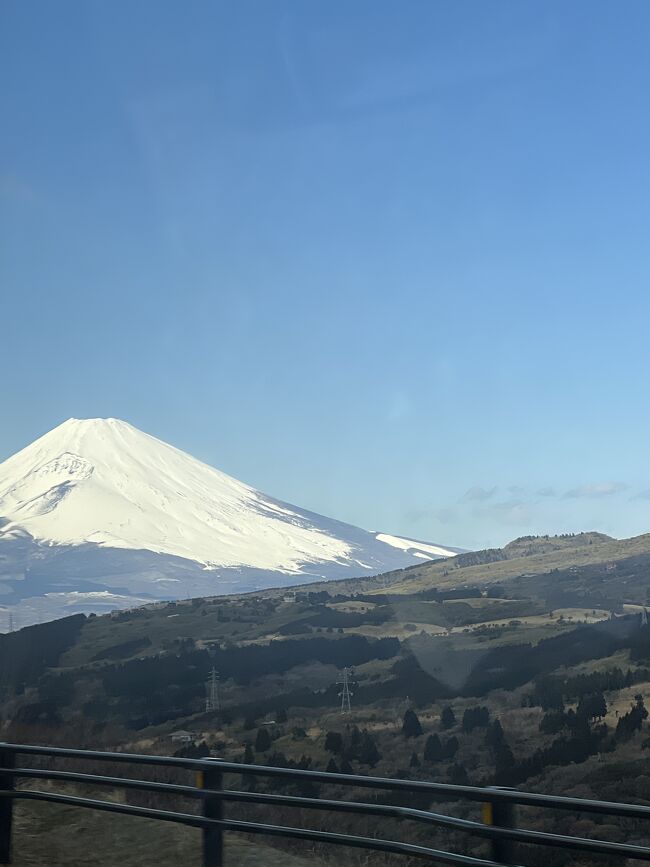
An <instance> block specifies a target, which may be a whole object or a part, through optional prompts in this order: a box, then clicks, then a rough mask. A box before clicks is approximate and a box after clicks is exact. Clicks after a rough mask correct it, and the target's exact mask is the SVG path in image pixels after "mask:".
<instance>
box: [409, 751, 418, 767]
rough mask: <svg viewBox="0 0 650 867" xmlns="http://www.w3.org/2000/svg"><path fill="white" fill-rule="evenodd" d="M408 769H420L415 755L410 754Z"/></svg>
mask: <svg viewBox="0 0 650 867" xmlns="http://www.w3.org/2000/svg"><path fill="white" fill-rule="evenodd" d="M409 767H410V768H419V767H420V760H419V759H418V754H417V753H411V761H410V762H409Z"/></svg>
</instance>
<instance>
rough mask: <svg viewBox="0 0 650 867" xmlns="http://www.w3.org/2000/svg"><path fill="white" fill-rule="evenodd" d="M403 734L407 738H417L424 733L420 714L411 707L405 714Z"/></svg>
mask: <svg viewBox="0 0 650 867" xmlns="http://www.w3.org/2000/svg"><path fill="white" fill-rule="evenodd" d="M402 734H403V735H404V737H405V738H417V737H419V736H420V735H421V734H422V726H421V725H420V720H419V719H418V715H417V714H416V712H415V711H414V710H411V708H409V709H408V710H407V711H406V713H405V714H404V722H403V723H402Z"/></svg>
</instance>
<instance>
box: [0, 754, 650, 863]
mask: <svg viewBox="0 0 650 867" xmlns="http://www.w3.org/2000/svg"><path fill="white" fill-rule="evenodd" d="M30 755H31V756H39V757H42V758H50V759H59V760H61V759H77V760H80V759H81V760H84V761H93V762H94V761H97V762H112V763H124V764H128V765H141V766H146V765H150V766H158V767H165V768H175V769H181V770H185V771H193V772H194V774H195V778H194V784H182V785H181V784H176V783H165V782H157V781H154V780H146V779H140V778H137V779H133V778H127V777H113V776H106V775H102V774H87V773H79V772H76V771H65V770H58V769H48V768H42V767H39V768H31V767H25V766H23V764H22V763H18V761H17V760H18V759H19V758H20V757H22V756H30ZM227 775H243V776H245V777H246V776H264V777H269V778H279V779H282V780H286V781H293V782H314V783H321V784H329V785H335V786H345V787H348V788H372V789H378V790H384V791H394V792H395V791H396V792H403V793H410V794H417V795H426V796H430V798H431V800H434V799H435V798H444V799H446V800H448V801H449V800H458V801H474V802H479V803H481V804H482V805H483V814H482V815H483V821H482V822H477V821H473V820H469V819H461V818H457V817H454V816H449V815H445V814H442V813H436V812H431V811H429V810H421V809H414V808H411V807H403V806H395V805H392V804H380V803H366V802H360V801H348V800H341V799H328V798H311V797H300V796H294V795H283V794H267V793H259V792H248V791H236V790H233V789H228V788H224V784H223V781H224V776H227ZM26 780H34V781H37V780H47V781H49V782H60V783H76V784H82V785H89V786H93V787H97V786H106V787H108V788H112V789H121V790H125V791H126V790H129V789H131V790H139V791H144V792H151V793H158V794H165V795H174V796H177V797H179V798H189V799H194V800H195V801H199V802H200V804H201V807H202V809H201V811H200V812H197V813H191V812H181V811H176V810H161V809H157V808H151V807H142V806H135V805H131V804H124V803H116V802H113V801H105V800H99V799H97V798H90V797H81V796H77V795H67V794H64V793H61V792H54V791H49V790H47V791H42V790H38V789H32V788H25V787H24V785H25V783H24V781H26ZM17 782H20V787H18V786H17ZM16 800H35V801H46V802H51V803H57V804H66V805H69V806H74V807H81V808H87V809H93V810H103V811H106V812H110V813H121V814H124V815H129V816H140V817H144V818H149V819H158V820H160V821H165V822H177V823H180V824H184V825H188V826H190V827H194V828H200V829H202V831H203V865H204V867H224V853H223V835H224V832H226V831H237V832H242V833H246V834H260V835H265V836H271V837H287V838H293V839H300V840H310V841H316V842H323V843H331V844H334V845H343V846H352V847H356V848H361V849H368V850H375V851H380V852H390V853H395V854H402V855H410V856H412V857H418V858H421V859H423V860H425V861H427V860H428V861H429V862H432V863H438V864H460V865H473V867H497V865H504V864H508V865H513V864H517V863H518V862H517V860H516V844H517V843H525V844H529V845H537V846H549V847H557V848H560V849H571V850H573V851H578V852H583V853H585V854H587V855H595V854H599V855H610V856H620V857H621V858H628V859H637V860H639V861H650V847H645V846H636V845H632V844H630V843H615V842H610V841H605V840H593V839H588V838H584V837H574V836H567V835H563V834H553V833H547V832H544V831H534V830H526V829H524V828H519V827H517V826H516V822H515V808H516V806H517V805H521V806H531V807H543V808H551V809H556V810H567V811H572V812H581V813H592V814H601V815H603V814H604V815H608V816H616V817H619V818H624V819H650V807H646V806H643V805H637V804H620V803H615V802H611V801H594V800H587V799H582V798H567V797H561V796H560V797H556V796H554V795H541V794H534V793H530V792H520V791H518V790H516V789H503V788H495V787H476V786H455V785H450V784H447V783H435V782H426V781H420V780H395V779H388V778H382V777H369V776H359V775H354V774H333V773H328V772H324V771H308V770H296V769H291V768H279V767H272V766H264V765H248V764H240V763H238V762H226V761H221V760H220V759H185V758H176V757H167V756H148V755H136V754H132V753H111V752H100V751H96V750H75V749H63V748H60V747H43V746H31V745H25V744H8V743H0V864H10V863H11V855H12V818H13V804H14V802H15V801H16ZM227 803H232V804H236V803H252V804H263V805H266V806H267V807H269V808H272V807H296V808H300V809H307V810H310V809H312V810H321V811H326V812H330V813H338V812H341V813H356V814H361V815H366V816H379V817H385V818H396V819H403V820H410V821H413V822H417V823H420V824H425V825H429V826H430V827H431V828H432V829H433V828H444V829H448V830H453V831H461V832H465V833H467V834H469V835H472V836H476V837H479V838H483V839H486V840H488V841H489V843H490V856H489V857H488V858H478V857H474V856H471V855H464V854H461V853H454V852H448V851H442V850H439V849H435V848H430V847H428V846H423V845H420V844H415V843H408V842H404V841H402V840H386V839H382V838H377V837H363V836H358V835H354V834H342V833H337V832H332V831H320V830H316V829H311V828H295V827H290V826H285V825H275V824H266V823H261V822H251V821H241V820H238V819H233V818H230V817H228V816H226V815H225V814H224V806H225V805H226V804H227ZM19 844H20V841H19V840H17V841H14V847H17V846H19Z"/></svg>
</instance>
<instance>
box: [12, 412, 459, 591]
mask: <svg viewBox="0 0 650 867" xmlns="http://www.w3.org/2000/svg"><path fill="white" fill-rule="evenodd" d="M3 539H4V540H5V542H6V545H9V543H11V544H12V548H11V550H12V551H14V550H15V549H16V544H18V543H20V544H21V545H23V546H24V544H27V542H26V541H25V540H28V541H29V544H30V545H32V548H33V546H34V545H36V546H38V547H39V554H38V556H36V555H35V554H32V555H30V558H27V560H28V561H29V563H31V564H32V565H28V566H27V567H26V569H27V571H25V572H24V575H23V577H24V578H25V579H26V578H28V577H29V575H30V574H32V575H33V574H34V565H33V563H34V560H35V558H36V559H39V558H40V560H41V561H42V560H43V557H44V556H45V558H46V559H47V560H48V562H50V561H51V559H52V558H51V556H47V555H48V552H50V553H51V552H52V551H56V552H64V553H65V556H66V557H67V558H68V560H69V557H68V554H69V553H70V552H71V551H72V552H77V553H79V552H83V554H84V559H83V561H80V560H79V557H77V558H76V561H75V562H77V563H79V562H83V563H84V564H85V566H84V568H85V570H86V571H85V572H84V573H83V575H81V571H80V567H78V566H75V567H74V568H73V569H72V571H75V569H77V571H80V577H83V579H84V580H89V581H95V582H97V580H98V574H95V573H98V570H99V571H100V572H101V573H102V574H103V575H104V577H105V575H106V574H107V573H110V572H111V570H114V569H115V566H114V564H115V561H116V558H115V557H113V558H112V560H111V561H110V562H111V565H110V567H109V566H107V565H106V563H107V562H108V561H107V559H106V556H105V555H102V554H101V552H102V551H104V552H107V551H111V552H117V551H123V552H126V551H131V552H132V556H131V557H130V558H127V559H128V563H129V564H130V565H129V566H128V568H127V569H126V571H127V572H128V574H129V575H130V576H131V577H130V579H129V580H130V582H131V583H133V581H135V584H137V592H138V593H140V594H142V593H144V594H145V596H146V595H147V594H149V595H152V596H155V597H159V596H161V595H164V594H165V593H166V594H167V596H168V597H169V596H172V595H173V596H176V597H179V596H182V595H183V591H187V590H188V589H190V590H193V591H194V592H196V590H197V586H195V585H194V584H192V585H191V587H189V588H188V587H186V586H183V587H177V588H175V590H174V591H173V592H172V590H171V589H170V584H171V582H174V581H175V582H176V583H179V584H183V580H182V579H178V578H174V577H173V572H174V569H175V568H176V569H177V571H179V572H180V573H183V572H184V570H185V571H187V569H186V568H185V567H186V566H187V564H190V566H191V569H190V571H192V570H194V572H196V571H197V570H203V571H209V572H210V573H215V574H214V575H213V579H212V580H211V583H210V586H211V589H212V591H213V592H214V593H218V592H223V590H224V589H225V588H223V587H221V582H219V581H217V580H214V579H215V578H217V577H218V578H223V577H224V576H226V575H227V576H228V580H231V579H232V574H231V573H232V571H233V570H235V573H236V574H237V575H240V576H243V571H242V570H245V571H246V573H247V575H249V577H250V575H256V576H258V577H259V576H260V575H263V574H265V573H273V574H275V575H277V574H282V575H283V576H285V577H284V579H283V581H282V582H278V583H287V577H288V576H295V577H294V581H293V583H297V581H298V580H299V578H300V577H301V576H306V577H307V578H314V579H315V578H321V577H352V576H353V575H356V574H373V573H378V572H382V571H387V570H389V569H395V568H401V567H404V566H408V565H412V564H414V563H417V562H422V559H432V558H435V557H445V556H452V555H453V554H454V553H456V551H455V550H454V549H448V548H444V547H441V546H439V545H432V544H429V543H423V542H416V541H413V540H409V539H402V538H400V537H397V536H391V535H388V534H383V533H370V532H368V531H365V530H361V529H359V528H358V527H353V526H351V525H349V524H344V523H342V522H340V521H335V520H333V519H330V518H325V517H323V516H320V515H316V514H313V513H311V512H308V511H305V510H303V509H299V508H297V507H295V506H291V505H288V504H286V503H282V502H280V501H279V500H275V499H273V498H272V497H269V496H267V495H265V494H262V493H260V492H259V491H256V490H255V489H254V488H252V487H250V486H249V485H246V484H244V483H242V482H239V481H237V480H236V479H233V478H231V477H230V476H227V475H226V474H225V473H222V472H219V471H218V470H216V469H214V468H212V467H210V466H207V465H206V464H203V463H201V462H200V461H198V460H196V459H195V458H193V457H191V456H190V455H188V454H186V453H185V452H182V451H180V450H179V449H177V448H174V447H173V446H170V445H167V444H166V443H164V442H161V441H160V440H158V439H156V438H155V437H152V436H149V435H148V434H145V433H143V432H142V431H139V430H137V428H134V427H132V426H131V425H130V424H127V423H126V422H123V421H119V420H118V419H87V420H79V419H69V420H68V421H66V422H64V423H63V424H62V425H59V427H57V428H55V429H54V430H51V431H50V432H49V433H47V434H45V435H44V436H42V437H40V439H38V440H36V441H35V442H34V443H32V444H31V445H29V446H27V447H26V448H25V449H23V450H22V451H20V452H18V453H17V454H15V455H13V456H12V457H10V458H9V459H8V460H6V461H5V462H4V463H2V464H0V544H1V543H2V540H3ZM5 547H6V546H5ZM2 550H3V549H2V548H0V580H5V576H4V575H3V570H2V563H3V556H2ZM21 550H23V549H21ZM44 552H45V553H44ZM136 552H137V554H138V557H139V559H137V560H136V558H135V554H136ZM143 554H148V555H151V556H149V557H148V559H146V566H143V565H142V557H143ZM91 555H92V556H91ZM12 556H13V555H12ZM125 556H126V555H125V554H123V555H119V556H118V558H117V559H118V560H119V562H120V564H121V565H120V569H119V570H118V571H119V572H120V574H124V567H123V564H124V557H125ZM152 557H153V558H154V559H152ZM165 558H166V559H165ZM170 558H172V559H170ZM175 558H178V562H177V561H176V559H175ZM68 560H66V562H68ZM91 560H92V565H91ZM100 561H101V562H102V564H103V565H102V566H101V568H100V567H99V566H98V565H97V564H98V563H100ZM4 562H5V574H6V570H7V568H8V567H7V566H6V563H7V562H8V560H7V558H6V557H5V558H4ZM26 562H27V561H26ZM59 562H62V561H61V557H59ZM136 562H137V563H139V564H140V565H139V566H138V567H134V566H133V564H134V563H136ZM181 564H182V567H181ZM67 568H68V572H70V568H71V567H70V566H68V567H67ZM39 569H40V572H39V575H41V573H42V572H43V568H42V563H40V565H39ZM30 570H31V572H30ZM66 574H67V573H66ZM193 574H194V573H193ZM134 575H135V576H136V578H135V579H134V578H133V576H134ZM207 577H208V576H206V578H207ZM269 580H270V579H269V578H267V579H266V580H265V582H263V583H267V584H268V583H269ZM161 581H162V582H163V585H164V587H159V586H157V587H156V586H154V585H156V584H157V583H158V584H159V583H160V582H161ZM39 582H40V583H39V586H40V587H41V589H42V590H45V591H46V594H47V592H48V588H47V586H46V585H47V574H42V575H41V577H40V578H39ZM235 584H237V581H235ZM239 585H240V586H239V587H237V586H236V587H234V588H230V587H229V588H228V589H229V590H230V592H232V590H233V589H240V588H241V589H250V586H249V584H246V583H245V582H242V581H239ZM28 586H29V582H27V583H24V584H23V585H21V594H22V595H23V596H24V595H25V593H26V591H27V589H28ZM201 586H203V585H201ZM114 588H115V580H114V579H112V583H111V582H109V586H106V585H105V584H103V585H102V586H101V588H99V589H98V590H93V593H94V595H95V596H96V595H97V593H108V594H109V595H111V594H110V592H109V591H111V590H112V589H114ZM134 589H135V588H134V587H127V588H124V587H123V586H122V587H121V588H120V592H122V593H123V592H127V594H128V592H133V591H134ZM50 592H51V588H50ZM70 592H75V593H77V592H78V591H77V590H74V591H70ZM88 592H89V593H90V590H89V591H88ZM185 595H189V593H188V592H185ZM75 598H76V597H75ZM7 601H9V600H7Z"/></svg>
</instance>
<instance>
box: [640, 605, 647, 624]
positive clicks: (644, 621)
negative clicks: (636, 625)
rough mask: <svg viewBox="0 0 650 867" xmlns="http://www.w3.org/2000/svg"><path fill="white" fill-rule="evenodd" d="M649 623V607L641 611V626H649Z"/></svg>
mask: <svg viewBox="0 0 650 867" xmlns="http://www.w3.org/2000/svg"><path fill="white" fill-rule="evenodd" d="M647 625H648V609H647V608H644V609H643V611H642V612H641V626H647Z"/></svg>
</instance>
